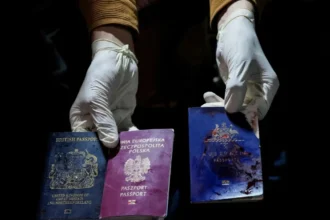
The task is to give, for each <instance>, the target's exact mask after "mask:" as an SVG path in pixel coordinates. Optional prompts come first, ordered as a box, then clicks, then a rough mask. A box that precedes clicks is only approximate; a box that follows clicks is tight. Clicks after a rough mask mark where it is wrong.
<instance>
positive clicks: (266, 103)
mask: <svg viewBox="0 0 330 220" xmlns="http://www.w3.org/2000/svg"><path fill="white" fill-rule="evenodd" d="M264 59H266V58H264ZM264 65H267V66H268V68H267V71H266V72H263V73H262V74H261V81H262V91H263V95H262V97H259V98H258V100H257V101H258V116H259V119H260V120H261V119H263V118H264V117H265V116H266V114H267V112H268V110H269V108H270V105H271V103H272V102H273V99H274V97H275V94H276V93H277V90H278V88H279V85H280V84H279V80H278V78H277V75H276V73H275V71H274V70H273V69H272V68H271V67H270V64H269V62H268V61H264V62H263V64H262V67H263V66H264ZM263 68H264V67H263Z"/></svg>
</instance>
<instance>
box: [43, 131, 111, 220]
mask: <svg viewBox="0 0 330 220" xmlns="http://www.w3.org/2000/svg"><path fill="white" fill-rule="evenodd" d="M46 163H47V164H46V169H45V175H44V183H43V185H42V194H41V200H40V212H39V213H38V215H39V219H40V220H55V219H56V220H60V219H79V220H82V219H84V220H87V219H88V220H94V219H99V215H100V206H101V197H102V192H103V185H104V178H105V170H106V158H105V156H104V153H103V150H102V147H101V144H100V142H99V140H98V138H97V136H96V133H93V132H58V133H52V134H51V137H50V145H49V151H48V158H47V160H46Z"/></svg>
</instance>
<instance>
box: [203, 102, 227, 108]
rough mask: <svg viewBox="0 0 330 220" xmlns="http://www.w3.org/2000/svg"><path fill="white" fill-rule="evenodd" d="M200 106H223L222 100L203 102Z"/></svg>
mask: <svg viewBox="0 0 330 220" xmlns="http://www.w3.org/2000/svg"><path fill="white" fill-rule="evenodd" d="M201 107H224V103H223V102H209V103H205V104H203V105H202V106H201Z"/></svg>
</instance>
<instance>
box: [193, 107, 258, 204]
mask: <svg viewBox="0 0 330 220" xmlns="http://www.w3.org/2000/svg"><path fill="white" fill-rule="evenodd" d="M188 111H189V158H190V185H191V188H190V195H191V202H192V203H207V202H221V201H223V202H225V201H240V200H242V199H257V200H259V199H261V198H262V195H263V181H262V168H261V153H260V145H259V139H258V137H257V136H256V134H255V133H254V130H253V129H252V127H251V126H250V125H249V123H248V122H247V121H246V119H245V116H244V115H243V114H242V113H236V114H227V113H226V112H225V109H224V108H223V107H203V108H202V107H197V108H190V109H189V110H188Z"/></svg>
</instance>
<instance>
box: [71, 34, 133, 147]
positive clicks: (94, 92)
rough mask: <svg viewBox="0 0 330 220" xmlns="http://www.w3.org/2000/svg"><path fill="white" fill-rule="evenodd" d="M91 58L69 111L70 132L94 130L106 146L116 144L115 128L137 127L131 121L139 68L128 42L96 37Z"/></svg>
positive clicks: (116, 134) (127, 128)
mask: <svg viewBox="0 0 330 220" xmlns="http://www.w3.org/2000/svg"><path fill="white" fill-rule="evenodd" d="M92 51H93V56H94V57H93V60H92V63H91V65H90V67H89V69H88V71H87V74H86V77H85V80H84V82H83V84H82V86H81V88H80V91H79V93H78V96H77V98H76V100H75V102H74V103H73V105H72V107H71V110H70V123H71V128H72V131H91V130H92V131H95V130H96V131H97V132H98V135H99V138H100V140H101V141H102V143H103V144H104V145H105V146H106V147H109V148H113V147H116V146H117V144H118V130H119V131H121V130H137V128H136V127H135V126H134V125H133V123H132V121H131V116H132V114H133V112H134V109H135V106H136V97H135V95H136V92H137V87H138V68H137V59H136V57H135V55H134V54H133V53H132V52H131V51H130V50H129V48H128V45H124V46H119V44H116V43H115V42H111V41H107V40H97V41H94V42H93V44H92Z"/></svg>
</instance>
